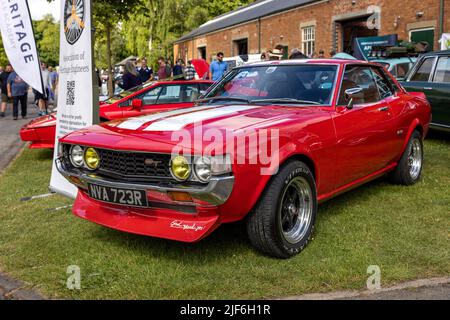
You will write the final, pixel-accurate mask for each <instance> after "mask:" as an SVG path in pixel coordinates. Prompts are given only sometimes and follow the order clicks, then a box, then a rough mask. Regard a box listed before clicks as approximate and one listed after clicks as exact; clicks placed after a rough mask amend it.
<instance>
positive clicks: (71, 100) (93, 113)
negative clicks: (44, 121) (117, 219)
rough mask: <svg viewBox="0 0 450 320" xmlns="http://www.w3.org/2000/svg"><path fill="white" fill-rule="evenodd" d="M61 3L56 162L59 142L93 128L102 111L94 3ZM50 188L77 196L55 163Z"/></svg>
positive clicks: (65, 0) (63, 0) (71, 0)
mask: <svg viewBox="0 0 450 320" xmlns="http://www.w3.org/2000/svg"><path fill="white" fill-rule="evenodd" d="M60 1H61V10H62V13H61V36H60V55H59V88H58V94H59V96H58V111H57V125H56V143H55V159H56V156H57V152H58V139H59V138H62V137H63V136H65V135H67V134H68V133H70V132H72V131H76V130H79V129H82V128H85V127H87V126H91V125H92V124H93V123H94V121H96V119H97V118H98V109H99V102H98V92H96V91H95V90H93V85H94V84H93V79H94V77H93V71H94V70H93V66H94V63H93V60H92V59H93V57H92V45H93V44H92V35H91V29H92V28H91V26H92V25H91V0H60ZM95 87H97V85H96V84H95ZM97 88H98V87H97ZM50 189H51V190H52V191H55V192H57V193H60V194H62V195H65V196H68V197H72V198H75V197H76V195H77V189H76V188H75V186H74V185H72V184H70V183H69V182H68V181H67V180H65V179H64V178H63V176H62V175H61V174H60V173H59V172H58V170H57V169H56V166H55V161H53V170H52V178H51V182H50Z"/></svg>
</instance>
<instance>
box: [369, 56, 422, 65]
mask: <svg viewBox="0 0 450 320" xmlns="http://www.w3.org/2000/svg"><path fill="white" fill-rule="evenodd" d="M415 60H417V58H416V57H411V58H409V57H400V58H388V59H375V60H370V61H371V62H376V63H380V62H382V63H383V62H384V63H389V64H390V65H392V64H398V63H407V62H414V61H415Z"/></svg>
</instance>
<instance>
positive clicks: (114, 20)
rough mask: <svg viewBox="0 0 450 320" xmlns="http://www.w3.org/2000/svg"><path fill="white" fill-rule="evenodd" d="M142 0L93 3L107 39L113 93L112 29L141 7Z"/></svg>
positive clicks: (99, 1)
mask: <svg viewBox="0 0 450 320" xmlns="http://www.w3.org/2000/svg"><path fill="white" fill-rule="evenodd" d="M140 3H141V0H126V1H125V0H95V1H92V5H93V10H92V11H93V12H92V14H93V18H94V23H95V26H96V30H97V32H98V33H102V34H103V35H104V36H105V39H106V46H105V48H106V60H107V64H108V74H109V75H110V76H109V81H108V92H109V94H110V95H112V94H113V92H114V90H113V74H114V70H113V64H112V52H111V31H112V30H113V29H117V28H118V27H119V22H121V21H123V20H125V19H126V18H127V17H128V15H130V14H131V13H133V12H134V11H136V10H138V9H139V5H140Z"/></svg>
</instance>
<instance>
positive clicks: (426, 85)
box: [402, 57, 437, 107]
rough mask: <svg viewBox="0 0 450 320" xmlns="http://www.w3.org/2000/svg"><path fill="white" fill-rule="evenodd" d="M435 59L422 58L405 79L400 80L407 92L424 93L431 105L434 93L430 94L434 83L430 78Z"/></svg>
mask: <svg viewBox="0 0 450 320" xmlns="http://www.w3.org/2000/svg"><path fill="white" fill-rule="evenodd" d="M436 60H437V58H436V57H425V58H423V59H422V60H420V61H419V62H418V65H417V66H416V67H414V69H413V70H412V72H411V74H409V76H408V79H407V81H406V82H402V85H403V86H404V87H405V89H406V90H407V91H409V92H423V93H425V95H426V96H427V99H428V101H429V102H430V104H431V106H432V107H433V104H434V95H432V92H433V86H434V85H433V83H432V82H431V80H432V75H433V70H434V68H435V64H436Z"/></svg>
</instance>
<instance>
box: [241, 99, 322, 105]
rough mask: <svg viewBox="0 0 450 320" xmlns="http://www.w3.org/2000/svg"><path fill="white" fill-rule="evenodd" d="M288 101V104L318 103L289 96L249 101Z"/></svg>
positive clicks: (317, 103)
mask: <svg viewBox="0 0 450 320" xmlns="http://www.w3.org/2000/svg"><path fill="white" fill-rule="evenodd" d="M277 102H281V103H288V104H314V105H320V103H319V102H316V101H310V100H298V99H291V98H278V99H258V100H251V101H250V103H252V104H254V103H277Z"/></svg>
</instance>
